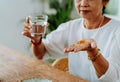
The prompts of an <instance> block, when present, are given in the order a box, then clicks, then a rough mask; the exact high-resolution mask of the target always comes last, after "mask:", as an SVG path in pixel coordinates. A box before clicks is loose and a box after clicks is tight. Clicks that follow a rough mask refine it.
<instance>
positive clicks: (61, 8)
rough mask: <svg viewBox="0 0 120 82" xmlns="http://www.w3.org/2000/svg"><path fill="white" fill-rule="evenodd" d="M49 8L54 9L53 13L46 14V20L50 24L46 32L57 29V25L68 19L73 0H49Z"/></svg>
mask: <svg viewBox="0 0 120 82" xmlns="http://www.w3.org/2000/svg"><path fill="white" fill-rule="evenodd" d="M49 6H50V8H51V9H55V10H56V13H55V14H48V17H49V19H48V22H49V23H50V26H49V27H48V28H47V33H49V32H51V31H53V30H55V29H57V27H58V25H60V24H61V23H63V22H66V21H68V20H70V19H71V18H70V15H71V11H72V9H73V0H61V2H60V0H49Z"/></svg>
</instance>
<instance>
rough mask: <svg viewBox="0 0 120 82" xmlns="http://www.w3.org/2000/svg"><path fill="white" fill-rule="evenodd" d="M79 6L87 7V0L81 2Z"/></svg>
mask: <svg viewBox="0 0 120 82" xmlns="http://www.w3.org/2000/svg"><path fill="white" fill-rule="evenodd" d="M80 5H81V7H87V6H88V0H81V3H80Z"/></svg>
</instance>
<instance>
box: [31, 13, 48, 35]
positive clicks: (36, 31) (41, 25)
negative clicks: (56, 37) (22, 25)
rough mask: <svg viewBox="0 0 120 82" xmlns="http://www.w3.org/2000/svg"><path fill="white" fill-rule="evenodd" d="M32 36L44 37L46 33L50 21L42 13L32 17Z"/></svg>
mask: <svg viewBox="0 0 120 82" xmlns="http://www.w3.org/2000/svg"><path fill="white" fill-rule="evenodd" d="M29 17H30V24H31V25H32V28H31V36H42V37H43V36H44V34H45V31H46V24H47V20H48V16H47V15H43V14H40V13H32V14H31V15H30V16H29Z"/></svg>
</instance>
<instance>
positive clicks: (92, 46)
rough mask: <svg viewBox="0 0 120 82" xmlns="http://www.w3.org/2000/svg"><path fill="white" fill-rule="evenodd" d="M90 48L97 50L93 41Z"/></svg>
mask: <svg viewBox="0 0 120 82" xmlns="http://www.w3.org/2000/svg"><path fill="white" fill-rule="evenodd" d="M91 48H93V49H95V48H97V44H96V43H95V42H94V41H92V42H91Z"/></svg>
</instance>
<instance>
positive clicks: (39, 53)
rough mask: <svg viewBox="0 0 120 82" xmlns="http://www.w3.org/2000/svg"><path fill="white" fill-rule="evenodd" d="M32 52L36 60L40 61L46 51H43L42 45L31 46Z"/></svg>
mask: <svg viewBox="0 0 120 82" xmlns="http://www.w3.org/2000/svg"><path fill="white" fill-rule="evenodd" d="M32 51H33V54H34V55H35V56H36V57H37V58H38V59H42V58H43V56H44V54H45V52H46V50H45V46H44V44H43V43H41V44H39V45H34V44H32Z"/></svg>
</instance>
